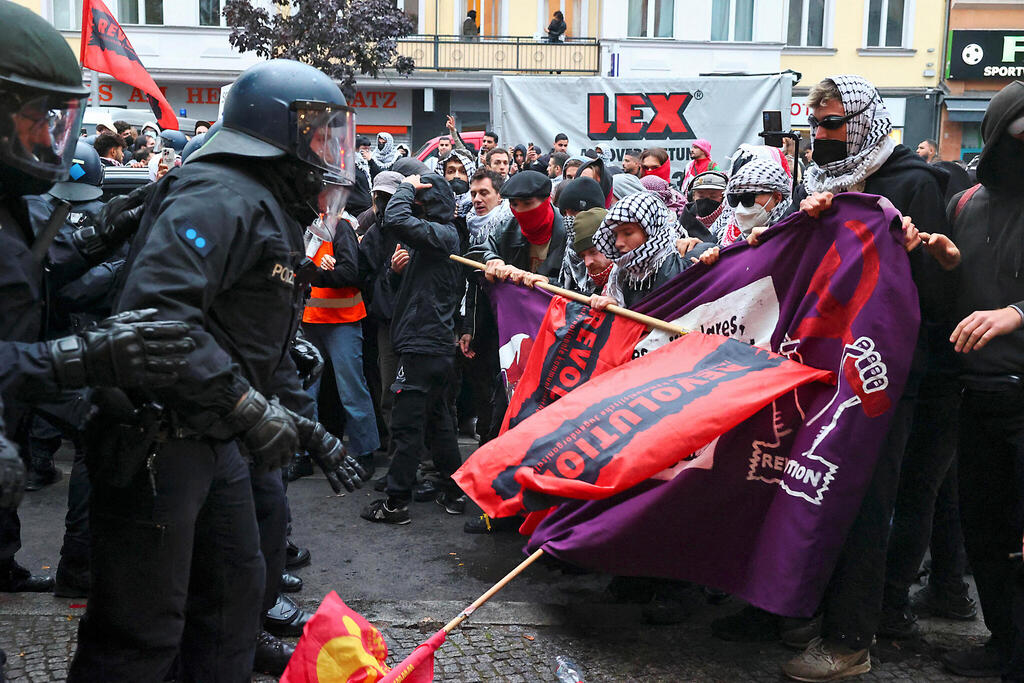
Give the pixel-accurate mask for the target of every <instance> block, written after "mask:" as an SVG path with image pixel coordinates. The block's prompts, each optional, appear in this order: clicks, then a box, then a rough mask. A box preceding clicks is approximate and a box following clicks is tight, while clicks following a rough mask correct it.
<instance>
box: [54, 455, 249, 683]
mask: <svg viewBox="0 0 1024 683" xmlns="http://www.w3.org/2000/svg"><path fill="white" fill-rule="evenodd" d="M92 486H93V492H92V498H91V500H90V520H89V521H90V528H91V533H92V554H91V564H92V589H91V591H90V594H89V604H88V607H87V609H86V613H85V616H84V617H83V618H82V622H81V624H80V625H79V630H78V650H77V652H76V653H75V658H74V661H72V663H71V671H70V674H69V676H68V680H69V681H72V682H74V681H105V682H109V681H161V680H165V677H166V676H167V674H168V673H169V672H170V670H171V667H172V666H173V664H174V662H175V659H176V658H177V657H178V656H179V653H180V664H181V670H180V671H179V672H178V675H177V680H179V681H231V682H232V683H237V682H238V681H246V680H249V678H250V677H251V675H252V664H253V656H254V651H255V645H256V634H257V633H258V630H259V628H260V623H261V617H262V614H261V609H262V603H263V594H264V591H265V582H264V572H265V569H264V561H263V556H262V554H261V553H260V542H259V532H258V530H257V526H256V513H255V510H254V506H253V492H252V485H251V484H250V480H249V465H248V464H247V463H246V462H245V460H244V459H243V458H242V456H241V454H240V453H239V451H238V446H237V445H236V444H235V443H234V442H213V441H205V440H199V439H174V440H171V441H168V442H166V443H164V444H162V445H161V446H160V448H159V451H158V454H157V455H156V457H155V458H153V459H152V462H151V464H150V466H148V467H147V466H143V467H142V468H141V469H140V471H139V472H138V473H137V474H136V476H135V477H134V479H133V481H132V482H131V484H130V485H129V486H127V487H124V488H115V487H113V486H110V485H109V484H107V482H106V481H104V480H102V479H99V478H97V477H95V476H94V477H93V481H92Z"/></svg>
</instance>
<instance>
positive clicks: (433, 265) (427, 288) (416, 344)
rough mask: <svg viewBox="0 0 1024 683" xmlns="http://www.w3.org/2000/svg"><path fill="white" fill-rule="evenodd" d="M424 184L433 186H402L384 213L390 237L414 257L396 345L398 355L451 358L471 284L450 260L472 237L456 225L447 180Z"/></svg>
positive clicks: (404, 285)
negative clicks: (417, 188) (461, 305)
mask: <svg viewBox="0 0 1024 683" xmlns="http://www.w3.org/2000/svg"><path fill="white" fill-rule="evenodd" d="M423 182H427V183H432V187H430V188H427V189H425V190H420V191H419V192H414V191H413V187H412V185H410V184H409V183H402V184H401V185H399V186H398V189H397V190H396V191H395V193H394V194H393V195H392V196H391V201H389V202H388V206H387V208H386V209H385V210H384V222H383V227H384V236H385V237H391V238H394V239H397V240H398V241H400V242H401V243H402V244H404V245H405V246H406V248H407V249H408V250H409V257H410V261H409V264H408V265H407V266H406V267H405V270H404V271H403V272H402V279H401V285H400V286H399V288H398V294H397V296H396V297H395V311H394V317H393V318H392V320H391V343H392V345H393V346H394V349H395V351H396V352H398V353H419V354H425V355H433V356H440V355H449V354H452V353H454V348H455V347H454V345H455V324H456V312H457V309H458V306H459V301H461V300H462V293H463V288H464V283H465V280H464V278H463V274H462V267H461V266H459V264H457V263H455V262H454V261H452V260H451V259H450V258H449V256H451V255H452V254H460V253H462V250H463V249H464V248H465V244H466V242H467V241H468V235H466V234H460V232H459V229H458V228H457V227H456V224H455V219H454V215H455V196H454V195H453V194H452V191H451V188H450V187H449V186H448V183H446V182H445V180H444V178H442V177H441V176H439V175H436V174H428V175H425V176H423ZM417 200H418V201H420V202H422V204H421V205H417V204H416V201H417ZM420 206H421V207H422V208H419V207H420ZM417 209H419V210H421V211H423V212H424V214H425V215H424V217H423V218H417V217H416V216H415V215H414V212H415V211H416V210H417Z"/></svg>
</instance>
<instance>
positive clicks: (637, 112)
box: [615, 95, 646, 135]
mask: <svg viewBox="0 0 1024 683" xmlns="http://www.w3.org/2000/svg"><path fill="white" fill-rule="evenodd" d="M645 100H646V98H645V97H644V96H643V95H616V96H615V132H616V133H618V134H619V135H635V134H638V133H640V132H641V131H642V130H643V129H644V122H643V120H642V119H643V116H644V112H643V106H644V105H645V104H646V102H645Z"/></svg>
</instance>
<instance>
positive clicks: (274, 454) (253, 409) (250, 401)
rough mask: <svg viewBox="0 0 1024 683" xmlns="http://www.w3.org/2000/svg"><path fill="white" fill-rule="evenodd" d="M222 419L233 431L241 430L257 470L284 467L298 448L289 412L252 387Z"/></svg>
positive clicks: (296, 433)
mask: <svg viewBox="0 0 1024 683" xmlns="http://www.w3.org/2000/svg"><path fill="white" fill-rule="evenodd" d="M225 420H226V421H227V422H228V424H230V425H231V426H232V428H233V429H235V431H236V433H241V437H242V443H244V444H245V448H246V450H247V451H248V452H249V455H250V457H251V458H252V463H253V466H254V467H255V468H256V471H257V472H269V471H271V470H274V469H277V468H281V467H287V466H288V463H289V462H291V459H292V456H293V455H295V451H297V450H299V435H298V432H297V430H296V427H295V421H294V420H293V419H292V413H290V412H289V411H288V410H286V409H285V408H283V407H281V404H280V403H278V402H277V399H273V400H271V401H268V400H267V399H266V397H265V396H264V395H263V394H261V393H260V392H258V391H256V390H255V389H249V391H248V393H246V395H245V396H243V397H242V400H241V401H239V403H238V405H237V406H235V409H234V410H232V411H231V413H230V414H229V415H228V416H227V417H226V418H225Z"/></svg>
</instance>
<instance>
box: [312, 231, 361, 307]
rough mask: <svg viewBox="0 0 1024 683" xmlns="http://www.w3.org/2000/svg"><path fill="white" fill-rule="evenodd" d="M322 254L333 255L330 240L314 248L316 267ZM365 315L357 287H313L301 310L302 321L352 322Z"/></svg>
mask: <svg viewBox="0 0 1024 683" xmlns="http://www.w3.org/2000/svg"><path fill="white" fill-rule="evenodd" d="M339 229H342V228H339ZM324 255H329V256H334V245H333V244H331V243H330V242H323V243H321V244H320V248H319V249H317V250H316V255H315V256H314V257H313V262H314V263H316V265H317V267H319V266H320V261H321V260H323V258H324ZM365 317H366V306H364V305H363V295H362V294H361V293H360V292H359V288H358V287H313V291H312V292H311V293H310V295H309V300H308V301H306V310H305V311H303V312H302V322H304V323H354V322H358V321H360V320H362V319H363V318H365Z"/></svg>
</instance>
